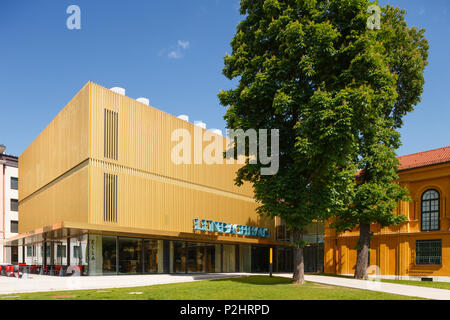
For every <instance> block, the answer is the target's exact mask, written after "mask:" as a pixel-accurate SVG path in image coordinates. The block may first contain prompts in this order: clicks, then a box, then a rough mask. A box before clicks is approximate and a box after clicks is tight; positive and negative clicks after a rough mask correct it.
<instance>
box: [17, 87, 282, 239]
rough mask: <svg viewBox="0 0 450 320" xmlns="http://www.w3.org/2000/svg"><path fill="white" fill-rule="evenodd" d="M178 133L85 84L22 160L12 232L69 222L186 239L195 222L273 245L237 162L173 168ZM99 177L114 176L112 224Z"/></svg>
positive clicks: (156, 116)
mask: <svg viewBox="0 0 450 320" xmlns="http://www.w3.org/2000/svg"><path fill="white" fill-rule="evenodd" d="M105 109H108V110H111V111H114V112H116V113H117V119H118V130H117V131H118V135H117V136H118V141H117V143H115V144H114V146H115V148H117V160H114V159H108V158H105V150H104V145H105V143H104V142H105V139H104V132H105V127H104V123H105V121H104V118H105V117H104V112H105V111H104V110H105ZM178 128H184V129H186V130H188V131H189V132H190V134H191V136H192V137H194V125H193V124H192V123H188V122H186V121H183V120H180V119H178V118H176V117H174V116H172V115H169V114H167V113H164V112H162V111H160V110H158V109H155V108H153V107H150V106H147V105H145V104H142V103H140V102H137V101H135V100H133V99H131V98H129V97H125V96H121V95H119V94H117V93H115V92H112V91H111V90H108V89H106V88H103V87H101V86H99V85H96V84H93V83H91V82H90V83H88V84H87V85H86V86H85V87H83V89H82V90H81V91H80V92H79V93H78V94H77V95H76V96H75V97H74V98H73V99H72V101H71V102H70V103H69V104H68V105H67V106H66V107H65V108H64V109H63V111H61V113H60V114H59V115H58V116H57V117H56V118H55V119H54V120H53V121H52V123H51V124H50V125H49V126H48V127H47V128H46V129H45V130H44V131H43V133H41V135H40V136H39V137H38V138H37V139H36V140H35V141H34V142H33V144H32V145H31V146H30V147H29V148H28V149H27V150H26V151H25V152H24V154H23V155H22V156H21V159H20V163H21V168H22V171H21V172H23V174H22V173H21V177H20V179H21V186H20V188H21V199H24V200H25V201H21V203H20V206H19V211H20V223H19V231H20V232H21V233H22V232H28V231H31V230H33V229H38V228H40V227H42V226H46V225H52V224H55V223H58V222H71V223H82V224H88V225H97V226H102V225H103V226H104V228H105V230H106V229H111V228H126V229H127V230H135V231H136V232H139V230H143V229H145V230H158V232H162V233H168V234H186V235H188V234H193V220H194V219H195V218H199V219H209V220H215V221H223V222H227V223H233V224H245V225H255V226H260V227H267V228H269V230H270V233H271V238H270V239H257V238H254V237H248V238H247V239H248V240H250V239H251V241H257V242H266V241H268V240H269V241H270V240H272V239H273V238H274V235H275V232H274V224H273V221H271V220H270V219H266V218H261V217H260V216H259V215H258V214H257V213H256V211H255V209H256V207H257V204H256V202H255V201H254V200H253V192H252V189H251V186H250V185H249V184H246V185H244V186H242V187H237V186H236V185H235V184H234V178H235V173H236V171H237V169H238V168H239V166H240V165H239V164H233V165H206V164H203V165H199V164H192V165H175V164H173V163H172V161H171V157H170V155H171V150H172V147H173V146H174V145H175V144H176V143H177V142H172V141H171V134H172V132H173V131H174V130H175V129H178ZM201 132H205V130H203V129H201ZM216 138H217V139H222V140H223V142H224V145H225V143H226V141H227V140H226V139H225V138H223V137H220V136H216ZM207 144H209V142H203V147H204V146H206V145H207ZM81 163H86V164H85V165H80V164H81ZM77 166H78V167H77ZM105 173H109V174H114V175H117V222H105V221H104V216H103V210H104V208H103V206H104V201H103V200H104V190H103V187H104V186H103V185H104V174H105ZM25 186H26V187H25ZM204 236H206V237H208V236H207V235H204ZM236 240H237V241H244V240H245V237H241V239H240V240H239V237H238V238H236Z"/></svg>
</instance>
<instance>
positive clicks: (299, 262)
mask: <svg viewBox="0 0 450 320" xmlns="http://www.w3.org/2000/svg"><path fill="white" fill-rule="evenodd" d="M302 240H303V232H302V231H301V230H299V229H297V228H296V229H294V242H295V249H294V276H293V278H294V283H295V284H304V283H305V263H304V260H303V246H302V245H300V244H301V242H302Z"/></svg>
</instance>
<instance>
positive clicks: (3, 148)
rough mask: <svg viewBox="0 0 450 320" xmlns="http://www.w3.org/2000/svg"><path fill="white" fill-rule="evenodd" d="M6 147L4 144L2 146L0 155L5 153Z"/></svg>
mask: <svg viewBox="0 0 450 320" xmlns="http://www.w3.org/2000/svg"><path fill="white" fill-rule="evenodd" d="M5 149H6V147H5V146H4V145H3V144H0V154H2V153H3V152H4V151H5Z"/></svg>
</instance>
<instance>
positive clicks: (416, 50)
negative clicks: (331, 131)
mask: <svg viewBox="0 0 450 320" xmlns="http://www.w3.org/2000/svg"><path fill="white" fill-rule="evenodd" d="M381 13H382V15H381V25H380V29H379V30H374V31H370V32H369V31H366V32H363V33H362V34H354V36H352V37H351V38H349V40H351V42H350V43H349V45H348V47H347V50H348V52H349V53H350V54H349V55H348V58H350V59H351V60H350V61H351V62H350V65H349V68H348V69H347V70H346V71H345V77H347V80H346V81H348V82H349V85H348V87H349V88H351V91H352V92H353V94H352V95H353V97H352V100H351V103H352V105H353V108H354V117H355V120H359V123H358V124H355V130H356V131H355V132H356V134H357V137H358V146H357V152H356V155H357V158H356V163H357V166H358V168H360V169H361V170H360V171H359V173H358V174H357V176H356V179H355V183H354V187H353V189H354V191H353V201H352V205H351V206H350V207H349V208H348V209H347V210H340V211H339V213H338V214H337V215H336V221H335V222H334V223H333V224H332V225H331V226H332V227H335V228H336V229H337V231H348V230H352V229H354V228H356V227H359V232H360V238H359V241H358V245H357V263H356V268H355V278H357V279H363V278H366V277H367V267H368V254H369V247H370V238H371V233H370V225H371V224H378V225H380V226H381V227H387V226H390V225H398V224H399V223H401V222H403V221H405V220H406V217H405V216H403V215H395V214H394V211H395V209H396V207H397V204H398V202H399V201H408V200H409V198H408V195H407V193H408V191H407V189H405V188H403V187H401V186H400V185H399V184H398V183H396V182H395V180H396V179H397V178H398V175H397V169H398V164H399V162H398V160H397V158H396V154H395V150H396V149H398V148H399V147H400V145H401V143H400V134H399V132H398V129H399V128H400V127H401V126H402V124H403V121H402V119H403V117H404V116H405V115H406V114H407V113H408V112H411V111H413V108H414V106H415V105H416V104H417V103H419V102H420V97H421V94H422V91H423V85H424V77H423V73H424V69H425V67H426V65H427V59H428V43H427V41H426V39H425V37H424V33H425V31H424V30H423V29H421V30H417V29H416V28H414V27H413V28H408V27H407V24H406V22H405V19H404V15H405V11H403V10H400V9H398V8H393V7H390V6H387V7H385V8H381ZM355 52H358V54H357V55H355V54H354V53H355Z"/></svg>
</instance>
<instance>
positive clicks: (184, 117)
mask: <svg viewBox="0 0 450 320" xmlns="http://www.w3.org/2000/svg"><path fill="white" fill-rule="evenodd" d="M177 118H178V119H181V120H184V121H187V122H189V116H187V115H185V114H180V115H179V116H178V117H177Z"/></svg>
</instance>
